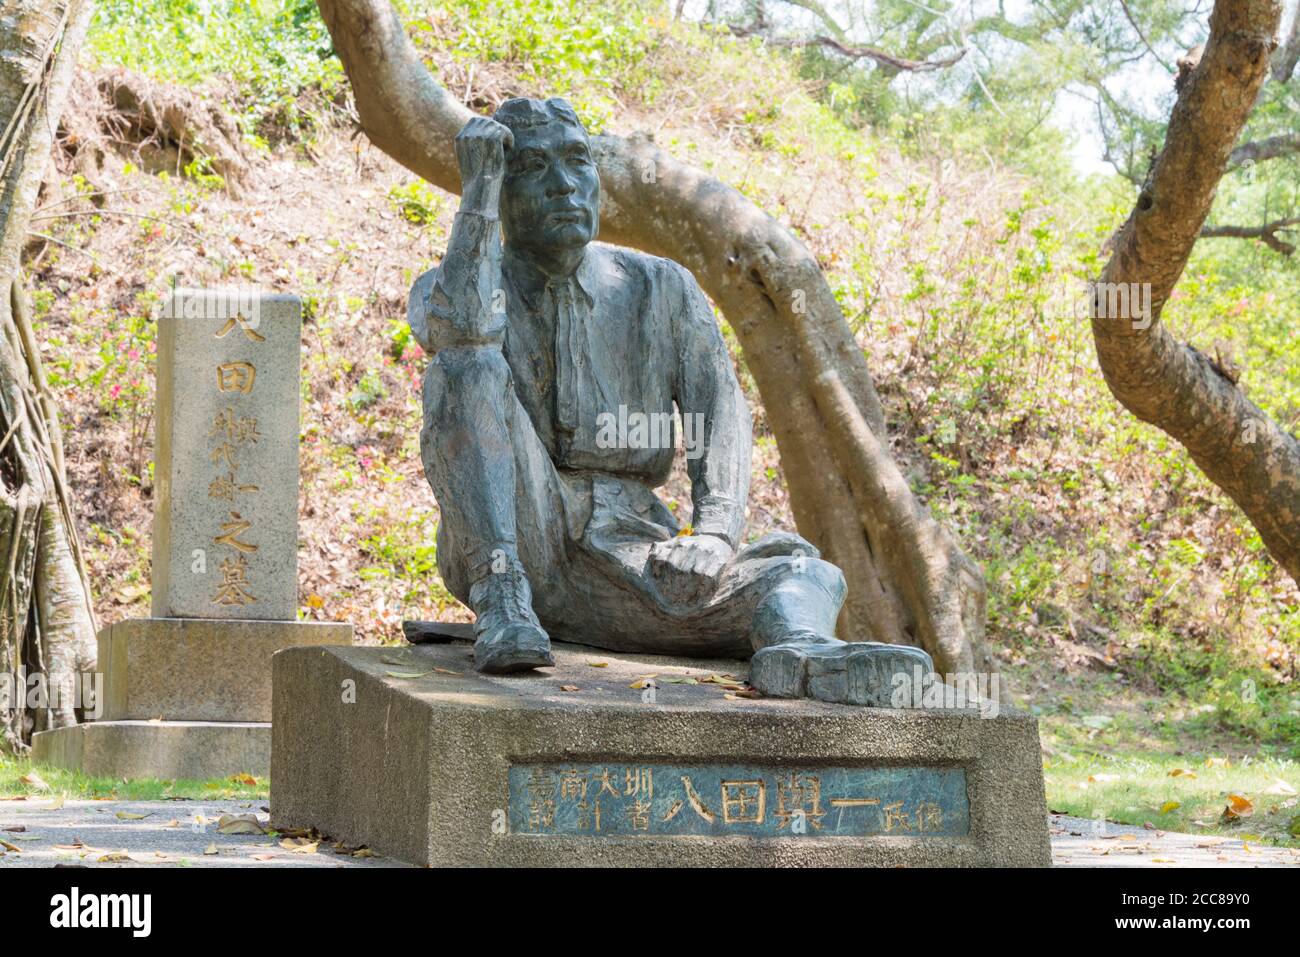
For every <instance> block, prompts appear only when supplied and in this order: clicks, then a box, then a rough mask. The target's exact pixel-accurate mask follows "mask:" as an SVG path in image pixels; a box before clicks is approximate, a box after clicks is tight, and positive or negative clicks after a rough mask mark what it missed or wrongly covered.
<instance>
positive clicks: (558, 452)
mask: <svg viewBox="0 0 1300 957" xmlns="http://www.w3.org/2000/svg"><path fill="white" fill-rule="evenodd" d="M533 269H534V267H533V266H532V265H531V264H530V263H528V262H526V261H524V260H523V258H522V257H519V256H517V255H515V254H514V253H513V251H510V250H506V251H505V252H504V253H503V252H502V250H501V246H500V242H499V230H498V229H497V227H496V223H495V221H494V220H490V219H487V218H484V217H481V216H477V215H474V214H467V213H465V212H463V211H462V212H461V213H459V214H458V216H457V224H456V226H455V227H454V228H453V241H452V243H451V244H450V246H449V248H448V250H447V255H446V256H445V257H444V258H443V261H442V263H441V264H440V265H439V266H438V268H437V269H435V270H433V271H432V272H431V273H429V274H426V276H424V277H421V279H420V280H419V281H417V283H416V285H415V288H414V289H413V290H412V300H411V308H410V311H409V318H410V320H411V327H412V330H413V331H414V332H415V336H416V339H417V341H418V342H420V344H421V345H422V346H424V348H425V349H426V350H428V351H430V352H436V351H437V350H439V349H441V348H446V347H448V346H456V345H489V344H492V343H495V342H503V345H502V348H503V351H504V354H505V357H506V360H507V362H508V363H509V365H510V369H511V373H512V378H513V381H514V389H515V392H516V394H517V395H518V397H519V402H520V404H521V405H522V406H523V408H524V410H525V411H526V412H527V413H528V417H529V419H530V420H531V422H532V425H533V428H534V429H535V430H536V432H537V435H538V437H539V439H540V440H541V441H542V443H543V444H544V445H545V447H546V449H547V451H548V452H549V453H550V456H551V459H552V461H553V462H554V463H555V465H556V467H557V468H559V469H563V470H572V471H579V470H581V471H591V472H597V473H607V474H610V475H615V476H619V477H622V478H631V479H635V480H636V481H638V482H641V483H644V484H645V485H646V486H648V487H650V488H654V487H657V486H659V485H662V484H663V483H664V482H665V481H666V480H667V478H668V475H669V473H670V472H671V470H672V462H673V454H674V451H675V444H676V436H677V424H676V423H675V422H674V417H673V407H674V404H675V405H676V407H677V410H678V411H679V413H680V414H681V416H682V429H683V438H684V439H685V443H684V444H685V445H686V447H687V472H688V474H689V476H690V479H691V498H692V500H693V503H694V513H693V516H692V523H693V524H694V526H695V530H696V531H697V532H699V533H708V534H714V535H719V536H721V537H723V538H726V539H727V540H728V541H729V542H731V543H732V544H733V545H735V544H737V543H738V540H739V537H740V534H741V531H742V528H743V525H744V509H745V500H746V498H747V496H748V492H749V468H750V452H751V434H750V429H751V424H750V418H749V410H748V408H747V407H746V404H745V399H744V395H743V393H742V392H741V389H740V385H739V383H738V382H737V381H736V375H735V371H734V370H733V368H732V363H731V357H730V356H729V354H728V353H727V348H726V344H725V343H724V342H723V339H722V334H721V332H720V331H719V329H718V324H717V322H716V320H715V319H714V317H713V311H712V309H710V307H709V304H708V301H707V300H706V299H705V298H704V294H703V292H701V290H700V288H699V286H698V285H697V284H696V282H695V280H694V278H693V277H692V276H691V275H690V273H689V272H687V271H686V270H685V269H684V268H683V267H681V266H680V265H678V264H677V263H674V262H672V261H670V260H667V259H660V258H658V257H654V256H648V255H645V254H643V253H637V252H634V251H632V250H628V249H623V248H620V247H614V246H606V245H604V244H601V243H592V244H590V245H589V246H587V248H586V250H585V253H584V256H583V259H582V262H581V263H580V265H579V266H578V268H577V270H576V271H575V272H574V273H573V274H572V275H570V276H566V277H555V278H550V279H547V278H546V277H544V276H541V275H540V274H537V275H534V276H531V277H530V276H529V274H528V273H529V271H531V270H533ZM498 289H500V290H502V291H504V298H505V301H504V306H505V309H504V312H505V315H504V316H501V315H500V312H501V309H500V308H499V307H500V303H499V302H498V301H497V300H498V299H499V294H498V292H497V290H498Z"/></svg>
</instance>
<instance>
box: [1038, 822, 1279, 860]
mask: <svg viewBox="0 0 1300 957" xmlns="http://www.w3.org/2000/svg"><path fill="white" fill-rule="evenodd" d="M1048 829H1049V831H1050V832H1051V837H1052V862H1053V863H1054V864H1055V865H1056V866H1057V867H1300V849H1295V848H1290V847H1271V846H1269V845H1265V844H1252V843H1249V842H1246V841H1242V840H1239V839H1237V838H1231V837H1218V836H1217V835H1208V834H1180V833H1177V832H1175V831H1160V830H1147V829H1145V828H1143V827H1140V826H1137V825H1133V824H1112V823H1111V822H1109V821H1107V822H1105V823H1104V824H1102V825H1101V826H1100V827H1099V826H1098V823H1097V822H1096V821H1094V820H1090V819H1088V818H1079V817H1066V816H1065V815H1064V814H1053V815H1052V816H1051V821H1050V823H1049V825H1048Z"/></svg>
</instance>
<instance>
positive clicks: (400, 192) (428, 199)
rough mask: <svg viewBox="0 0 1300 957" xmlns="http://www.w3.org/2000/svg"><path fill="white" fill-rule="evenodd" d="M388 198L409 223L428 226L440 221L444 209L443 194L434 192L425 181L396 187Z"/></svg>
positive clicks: (391, 190)
mask: <svg viewBox="0 0 1300 957" xmlns="http://www.w3.org/2000/svg"><path fill="white" fill-rule="evenodd" d="M388 198H389V200H390V201H391V202H392V204H393V205H394V206H395V207H396V208H397V211H398V212H399V213H401V214H402V216H403V218H405V219H406V221H407V222H411V223H415V224H416V225H419V226H428V225H430V224H431V223H434V222H436V221H437V219H438V214H439V213H440V212H441V211H442V207H443V202H444V200H443V194H442V193H437V192H434V190H433V189H432V188H431V187H430V186H429V184H428V183H426V182H424V181H423V180H418V179H416V180H412V181H411V182H409V183H407V184H406V185H405V186H394V187H392V188H391V189H390V190H389V191H388Z"/></svg>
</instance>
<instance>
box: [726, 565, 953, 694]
mask: <svg viewBox="0 0 1300 957" xmlns="http://www.w3.org/2000/svg"><path fill="white" fill-rule="evenodd" d="M809 566H810V567H809V568H808V569H807V571H806V572H804V573H801V574H796V575H792V576H791V577H789V578H787V579H786V580H784V581H782V582H781V583H780V584H779V585H778V586H777V587H776V588H775V589H773V591H772V593H771V594H769V595H768V596H767V597H766V598H764V599H763V601H762V602H760V603H759V605H758V607H757V609H756V610H755V613H754V625H753V640H754V643H755V645H757V646H759V647H758V650H757V651H755V652H754V656H753V658H752V659H750V672H749V681H750V684H752V685H753V686H754V687H755V688H757V689H758V690H759V691H761V692H762V693H763V694H765V695H768V696H770V697H773V698H815V699H817V700H819V701H829V702H832V703H834V704H854V705H866V706H870V707H876V708H888V707H894V706H900V707H902V706H905V704H904V703H903V702H910V701H911V700H912V696H911V694H910V688H911V684H909V683H905V682H903V681H900V680H899V677H898V676H899V675H904V676H906V681H907V682H914V681H915V680H916V678H917V677H918V676H919V675H925V674H928V673H931V672H933V671H934V665H933V663H932V662H931V660H930V656H929V655H928V654H926V653H925V652H924V651H922V650H921V649H920V648H912V647H909V646H907V645H890V644H884V643H882V642H876V641H862V642H845V641H840V640H839V639H838V638H836V637H834V633H835V617H836V615H837V614H838V612H839V608H840V602H841V601H842V599H843V594H842V588H843V579H842V578H841V577H839V572H838V569H834V566H829V565H826V563H824V562H817V563H816V564H815V565H813V564H812V563H809ZM827 569H832V570H833V573H832V571H828V570H827ZM918 669H919V671H918ZM899 691H905V692H907V693H906V694H905V695H904V694H896V693H895V692H899ZM896 698H897V700H898V701H899V704H898V705H895V704H894V701H895V699H896Z"/></svg>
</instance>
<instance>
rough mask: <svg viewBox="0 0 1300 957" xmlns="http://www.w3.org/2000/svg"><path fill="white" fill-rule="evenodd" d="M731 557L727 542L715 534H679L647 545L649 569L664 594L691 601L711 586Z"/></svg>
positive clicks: (666, 596) (701, 595)
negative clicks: (648, 548)
mask: <svg viewBox="0 0 1300 957" xmlns="http://www.w3.org/2000/svg"><path fill="white" fill-rule="evenodd" d="M731 557H732V550H731V546H730V545H728V544H727V543H726V542H724V541H723V540H722V539H720V538H717V537H716V536H713V535H682V536H678V537H677V538H670V539H668V540H667V541H666V542H657V543H656V544H655V545H654V547H653V548H651V549H650V573H651V574H652V575H653V576H654V578H655V581H656V582H658V584H659V588H660V591H662V592H663V594H664V597H665V598H668V599H670V600H673V601H694V600H696V599H698V598H701V597H703V596H705V595H707V594H709V593H710V592H711V591H712V590H713V589H714V587H715V586H716V585H717V584H718V579H719V578H720V577H721V575H722V570H723V569H724V568H726V567H727V563H728V562H729V561H731Z"/></svg>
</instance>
